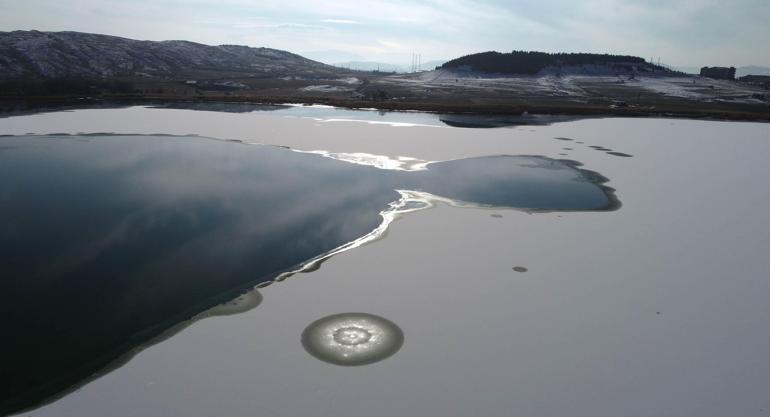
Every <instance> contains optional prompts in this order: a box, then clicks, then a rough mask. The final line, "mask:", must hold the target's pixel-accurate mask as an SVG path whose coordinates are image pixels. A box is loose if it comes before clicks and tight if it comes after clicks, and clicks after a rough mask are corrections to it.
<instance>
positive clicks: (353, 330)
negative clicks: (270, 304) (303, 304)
mask: <svg viewBox="0 0 770 417" xmlns="http://www.w3.org/2000/svg"><path fill="white" fill-rule="evenodd" d="M403 344H404V333H403V332H402V331H401V329H400V328H399V327H398V326H396V324H395V323H393V322H392V321H390V320H387V319H384V318H382V317H379V316H375V315H373V314H367V313H342V314H334V315H332V316H327V317H324V318H322V319H318V320H316V321H314V322H313V323H311V324H310V325H309V326H307V328H305V330H304V331H303V332H302V346H304V348H305V350H306V351H307V352H308V353H309V354H311V355H313V356H314V357H315V358H317V359H320V360H322V361H324V362H328V363H332V364H335V365H341V366H358V365H367V364H370V363H374V362H378V361H381V360H383V359H385V358H387V357H389V356H391V355H393V354H394V353H396V352H398V350H399V349H401V345H403Z"/></svg>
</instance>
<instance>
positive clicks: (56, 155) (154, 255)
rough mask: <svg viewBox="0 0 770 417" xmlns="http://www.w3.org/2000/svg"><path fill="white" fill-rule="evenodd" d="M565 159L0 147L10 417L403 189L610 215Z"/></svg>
mask: <svg viewBox="0 0 770 417" xmlns="http://www.w3.org/2000/svg"><path fill="white" fill-rule="evenodd" d="M604 182H606V179H605V178H603V177H601V176H600V175H598V174H596V173H593V172H590V171H586V170H582V169H580V168H578V167H577V165H576V164H575V163H573V162H570V161H561V160H552V159H548V158H544V157H537V156H492V157H484V158H471V159H464V160H456V161H449V162H442V163H436V164H432V165H430V166H429V170H427V171H418V172H402V171H387V170H380V169H376V168H373V167H368V166H363V165H355V164H350V163H346V162H340V161H337V160H333V159H330V158H324V157H321V156H318V155H312V154H303V153H297V152H293V151H290V150H287V149H282V148H276V147H268V146H255V145H245V144H240V143H232V142H225V141H218V140H211V139H204V138H197V137H166V136H98V135H90V136H89V135H84V136H46V137H30V136H27V137H3V138H0V253H2V257H0V277H2V278H1V279H0V324H1V325H2V328H3V330H4V338H3V343H2V344H0V355H2V356H1V357H2V358H3V359H2V362H0V375H2V380H0V414H6V413H9V412H12V411H15V410H19V409H22V408H25V407H29V406H33V405H35V404H38V403H39V402H40V401H42V400H44V399H46V398H48V397H50V396H52V395H55V394H56V393H57V392H60V391H62V390H64V389H66V388H67V387H69V386H71V385H73V384H75V383H77V382H78V381H80V380H82V379H83V378H86V377H88V376H89V375H91V374H92V373H94V372H95V371H97V370H99V369H101V368H103V367H104V366H105V365H106V364H108V363H110V362H111V361H113V360H114V359H115V358H117V357H119V356H120V355H121V354H123V353H125V352H127V351H128V350H130V349H131V348H132V347H134V346H137V345H140V344H141V343H143V342H146V341H147V340H148V339H150V338H152V337H154V336H156V335H158V334H159V333H161V332H162V331H164V330H165V329H167V328H169V327H170V326H173V325H174V324H176V323H179V322H180V321H182V320H185V319H187V318H190V317H191V316H193V315H195V314H196V313H198V312H201V311H203V310H205V309H207V308H209V307H211V306H214V305H217V304H219V303H221V302H224V301H227V300H229V299H232V298H233V297H235V296H237V295H238V294H239V293H242V292H244V291H245V290H247V289H250V288H252V287H253V286H254V285H256V284H258V283H260V282H264V281H268V280H270V279H272V278H274V277H275V276H276V275H278V274H280V273H281V272H285V271H287V270H292V269H293V268H296V267H297V266H298V265H300V264H302V263H303V262H305V261H307V260H309V259H312V258H314V257H316V256H318V255H320V254H323V253H326V252H329V251H331V250H333V249H334V248H336V247H338V246H340V245H343V244H345V243H347V242H350V241H352V240H355V239H357V238H358V237H360V236H362V235H365V234H366V233H369V232H370V231H372V229H374V228H375V227H377V226H378V225H379V224H380V222H381V220H382V218H381V216H380V214H379V213H380V212H381V211H382V210H384V209H386V208H387V207H388V204H389V203H391V202H393V201H395V200H398V199H399V197H400V195H399V194H398V193H397V192H396V191H395V190H396V189H407V190H419V191H426V192H429V193H432V194H434V195H438V196H442V197H446V198H451V199H455V200H461V201H464V202H468V203H475V204H482V205H487V206H493V207H511V208H525V209H531V210H597V211H602V210H613V209H616V208H617V207H618V206H619V204H618V202H617V200H616V199H615V198H614V194H613V192H612V190H611V189H609V188H607V187H605V186H604V185H603V183H604Z"/></svg>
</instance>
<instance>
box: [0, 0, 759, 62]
mask: <svg viewBox="0 0 770 417" xmlns="http://www.w3.org/2000/svg"><path fill="white" fill-rule="evenodd" d="M31 29H36V30H44V31H59V30H74V31H80V32H92V33H102V34H109V35H116V36H123V37H128V38H134V39H146V40H169V39H184V40H190V41H194V42H200V43H205V44H211V45H218V44H239V45H249V46H266V47H271V48H277V49H284V50H288V51H291V52H294V53H299V54H302V55H305V56H308V57H310V58H313V59H319V60H322V61H325V62H327V63H336V62H344V61H352V60H366V61H379V62H389V63H395V64H409V62H410V59H411V54H412V53H420V54H421V58H422V61H423V62H427V61H430V60H439V59H451V58H455V57H458V56H462V55H466V54H470V53H475V52H482V51H489V50H497V51H511V50H537V51H546V52H600V53H604V52H606V53H617V54H629V55H636V56H641V57H644V58H647V59H650V58H653V59H654V60H655V61H657V60H658V59H660V60H661V62H662V63H664V64H668V65H672V66H676V67H700V66H704V65H708V66H716V65H718V66H731V65H732V66H744V65H761V66H768V67H770V47H768V45H770V0H731V1H724V0H681V1H680V0H666V1H664V0H570V1H565V0H553V1H548V0H522V1H499V0H488V1H481V0H478V1H477V0H429V1H418V0H413V1H407V0H387V1H386V0H374V1H366V0H357V1H356V0H335V1H322V0H296V1H294V0H186V1H183V0H0V31H11V30H31Z"/></svg>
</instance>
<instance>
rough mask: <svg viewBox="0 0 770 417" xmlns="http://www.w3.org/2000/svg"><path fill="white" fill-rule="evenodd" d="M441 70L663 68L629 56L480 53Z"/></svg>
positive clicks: (533, 71) (513, 71) (531, 72)
mask: <svg viewBox="0 0 770 417" xmlns="http://www.w3.org/2000/svg"><path fill="white" fill-rule="evenodd" d="M441 68H444V69H463V68H465V69H470V70H474V71H479V72H486V73H500V74H529V75H534V74H538V73H542V72H544V71H547V70H552V71H554V72H559V71H565V70H566V71H570V70H572V71H575V72H580V71H579V70H578V68H582V69H583V71H589V72H590V71H591V69H593V71H594V72H597V71H598V72H636V71H645V72H649V71H656V70H663V68H661V67H659V66H657V65H653V64H650V63H647V62H646V61H645V60H644V58H639V57H636V56H630V55H609V54H588V53H555V54H551V53H546V52H525V51H513V52H508V53H501V52H494V51H491V52H481V53H477V54H471V55H466V56H463V57H460V58H456V59H453V60H451V61H448V62H446V63H444V65H442V66H441Z"/></svg>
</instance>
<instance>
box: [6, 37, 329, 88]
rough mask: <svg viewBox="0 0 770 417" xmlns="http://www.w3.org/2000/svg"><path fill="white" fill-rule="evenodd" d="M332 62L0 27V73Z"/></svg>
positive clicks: (150, 71)
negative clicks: (6, 29)
mask: <svg viewBox="0 0 770 417" xmlns="http://www.w3.org/2000/svg"><path fill="white" fill-rule="evenodd" d="M336 71H337V69H335V68H334V67H331V66H329V65H325V64H322V63H320V62H316V61H312V60H309V59H306V58H303V57H301V56H299V55H295V54H292V53H289V52H286V51H281V50H277V49H269V48H251V47H247V46H237V45H220V46H209V45H203V44H199V43H194V42H187V41H162V42H154V41H138V40H133V39H126V38H120V37H116V36H107V35H96V34H90V33H80V32H39V31H14V32H0V79H13V78H22V77H42V78H58V77H113V76H144V77H147V76H185V75H194V74H201V73H209V72H229V73H239V74H244V75H246V74H248V75H250V76H259V75H264V76H276V75H286V74H293V75H294V74H296V75H329V74H333V73H335V72H336Z"/></svg>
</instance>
